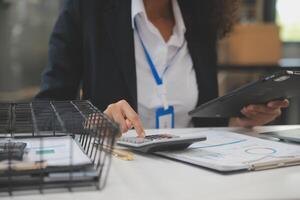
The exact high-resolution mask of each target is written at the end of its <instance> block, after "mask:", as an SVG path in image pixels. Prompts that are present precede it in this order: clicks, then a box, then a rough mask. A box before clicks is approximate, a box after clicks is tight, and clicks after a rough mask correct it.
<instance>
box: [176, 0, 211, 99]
mask: <svg viewBox="0 0 300 200" xmlns="http://www.w3.org/2000/svg"><path fill="white" fill-rule="evenodd" d="M178 2H179V5H180V8H181V11H182V15H183V18H184V21H185V24H186V27H187V32H186V40H187V42H188V48H189V51H190V55H191V58H192V60H193V64H194V69H195V73H196V77H197V84H198V90H199V97H198V105H200V104H203V103H204V102H207V101H208V100H210V99H211V98H214V97H216V96H217V92H215V91H214V90H212V89H211V88H217V86H216V85H212V84H214V83H215V82H216V81H213V80H211V79H210V78H208V77H207V75H209V74H216V73H217V72H216V71H215V69H216V59H217V58H216V52H215V46H214V45H215V43H214V42H215V38H214V36H213V35H210V34H209V33H208V32H207V31H206V30H205V29H206V24H204V22H201V20H200V21H199V20H198V19H197V15H195V13H194V10H193V9H194V6H196V5H194V4H193V1H191V0H179V1H178ZM201 28H202V29H201ZM203 94H205V95H203Z"/></svg>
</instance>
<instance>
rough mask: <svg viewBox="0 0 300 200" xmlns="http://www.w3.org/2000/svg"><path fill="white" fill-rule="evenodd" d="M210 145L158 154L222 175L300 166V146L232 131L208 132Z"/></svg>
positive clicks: (205, 144)
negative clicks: (240, 171) (224, 173)
mask: <svg viewBox="0 0 300 200" xmlns="http://www.w3.org/2000/svg"><path fill="white" fill-rule="evenodd" d="M199 134H203V135H205V136H206V137H207V140H206V141H203V142H198V143H195V144H193V145H192V146H190V147H189V148H188V149H187V150H185V151H168V152H158V153H157V154H159V155H162V156H165V157H169V158H172V159H175V160H179V161H183V162H186V163H190V164H194V165H198V166H202V167H206V168H210V169H214V170H217V171H222V172H231V171H238V170H249V171H250V170H264V169H270V168H277V167H285V166H292V165H299V164H300V146H298V145H292V144H286V143H280V142H275V141H269V140H264V139H260V138H256V137H250V136H246V135H242V134H237V133H234V132H229V131H211V130H209V131H206V132H205V133H203V132H202V133H199Z"/></svg>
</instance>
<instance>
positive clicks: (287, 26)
mask: <svg viewBox="0 0 300 200" xmlns="http://www.w3.org/2000/svg"><path fill="white" fill-rule="evenodd" d="M299 9H300V1H299V0H277V4H276V21H277V23H278V24H279V26H280V27H281V38H282V40H283V41H284V42H300V12H299Z"/></svg>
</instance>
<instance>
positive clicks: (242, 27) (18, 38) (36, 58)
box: [0, 0, 300, 124]
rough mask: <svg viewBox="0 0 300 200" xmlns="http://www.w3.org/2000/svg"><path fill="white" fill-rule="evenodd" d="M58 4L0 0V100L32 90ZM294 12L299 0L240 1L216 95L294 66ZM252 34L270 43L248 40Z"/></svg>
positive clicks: (297, 115)
mask: <svg viewBox="0 0 300 200" xmlns="http://www.w3.org/2000/svg"><path fill="white" fill-rule="evenodd" d="M62 3H63V0H0V102H5V101H14V102H19V101H29V100H31V99H32V98H33V96H34V95H35V94H36V93H37V92H38V90H39V84H40V77H41V76H40V75H41V72H42V70H43V69H44V67H45V66H46V64H47V50H48V40H49V35H50V33H51V30H52V28H53V25H54V22H55V20H56V18H57V16H58V13H59V10H60V8H61V5H62ZM299 13H300V1H299V0H241V5H240V8H239V25H238V26H237V27H236V28H235V30H234V32H233V33H232V34H231V35H230V36H229V37H227V38H226V39H224V40H222V41H221V42H220V44H219V55H220V56H219V65H220V67H219V81H220V95H223V94H226V93H228V92H229V91H231V90H232V89H235V88H237V87H239V86H241V85H242V84H245V83H247V82H250V81H253V80H255V79H257V78H259V77H261V76H264V75H266V74H268V73H272V72H274V71H276V70H277V69H278V67H291V66H293V67H295V69H296V68H299V67H300V14H299ZM253 37H254V38H258V39H256V40H261V41H269V44H271V45H270V46H268V47H266V45H262V43H263V42H257V41H251V39H250V38H253ZM264 37H265V38H264ZM237 38H239V39H240V38H243V39H242V40H241V41H242V42H236V41H238V40H237ZM236 44H238V45H236ZM250 44H252V46H251V47H250V46H249V45H250ZM253 44H254V45H253ZM261 46H262V47H261ZM262 48H266V49H263V50H262ZM258 49H260V50H262V52H265V53H260V52H258V51H257V50H258ZM245 50H247V53H246V54H244V55H243V54H242V53H241V52H245ZM271 52H272V54H271ZM245 55H246V56H245ZM250 55H251V56H252V57H251V56H250ZM249 56H250V57H249ZM299 104H300V99H295V100H293V101H292V107H291V108H290V109H289V110H287V111H286V112H285V114H284V115H283V117H282V118H281V119H280V120H279V121H278V122H277V123H281V124H299V123H300V106H299Z"/></svg>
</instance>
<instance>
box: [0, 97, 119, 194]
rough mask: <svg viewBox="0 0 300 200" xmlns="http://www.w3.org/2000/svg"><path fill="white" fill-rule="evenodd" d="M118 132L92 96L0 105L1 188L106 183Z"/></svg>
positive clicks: (5, 190) (99, 186)
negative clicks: (97, 106) (67, 99)
mask: <svg viewBox="0 0 300 200" xmlns="http://www.w3.org/2000/svg"><path fill="white" fill-rule="evenodd" d="M118 133H119V128H118V126H117V125H116V124H114V123H113V122H112V121H110V119H109V118H107V117H106V116H105V115H104V114H102V113H101V112H100V111H99V110H98V109H97V108H96V107H94V106H93V105H92V104H91V103H90V102H89V101H36V102H32V103H18V104H14V103H1V104H0V193H1V194H9V195H13V194H14V193H15V192H18V191H24V190H36V191H39V192H41V193H43V192H45V190H46V189H62V188H64V189H67V190H74V189H75V188H83V187H89V188H91V187H92V188H95V189H102V188H103V187H104V186H105V183H106V179H107V175H108V171H109V168H110V161H111V152H112V148H113V146H114V143H115V138H116V136H117V134H118Z"/></svg>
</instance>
